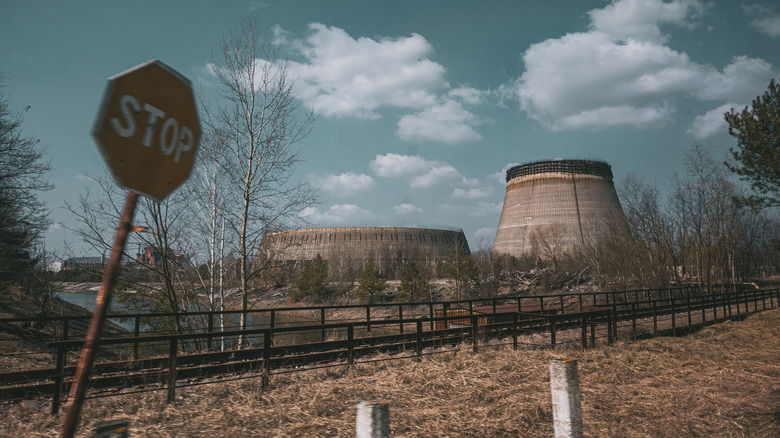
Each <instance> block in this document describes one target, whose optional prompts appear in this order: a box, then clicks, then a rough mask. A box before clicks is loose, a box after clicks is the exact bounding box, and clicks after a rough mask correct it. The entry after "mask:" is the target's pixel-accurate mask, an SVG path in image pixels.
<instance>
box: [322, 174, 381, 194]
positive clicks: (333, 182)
mask: <svg viewBox="0 0 780 438" xmlns="http://www.w3.org/2000/svg"><path fill="white" fill-rule="evenodd" d="M309 179H310V180H311V181H312V182H313V183H314V184H315V185H319V187H320V188H321V189H322V190H325V191H326V192H329V193H333V194H334V195H337V196H350V195H355V194H357V193H361V192H365V191H368V190H370V189H372V188H373V187H374V186H376V181H374V178H371V177H370V176H369V175H365V174H362V173H360V174H358V173H354V172H345V173H342V174H340V175H334V174H328V175H326V176H324V177H321V176H318V175H311V176H310V177H309Z"/></svg>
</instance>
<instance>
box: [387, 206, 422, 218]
mask: <svg viewBox="0 0 780 438" xmlns="http://www.w3.org/2000/svg"><path fill="white" fill-rule="evenodd" d="M393 210H394V211H395V214H397V215H399V216H404V215H408V214H420V213H422V212H423V210H422V208H420V207H417V206H415V205H412V204H407V203H404V204H400V205H396V206H395V207H393Z"/></svg>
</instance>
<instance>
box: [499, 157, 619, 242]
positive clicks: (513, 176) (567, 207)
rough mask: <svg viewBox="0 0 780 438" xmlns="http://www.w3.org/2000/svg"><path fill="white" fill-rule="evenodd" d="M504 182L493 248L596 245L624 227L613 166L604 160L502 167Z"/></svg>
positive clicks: (549, 162) (542, 162)
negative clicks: (505, 185) (506, 168)
mask: <svg viewBox="0 0 780 438" xmlns="http://www.w3.org/2000/svg"><path fill="white" fill-rule="evenodd" d="M506 181H507V187H506V196H505V198H504V208H503V210H502V211H501V220H500V221H499V223H498V231H497V232H496V240H495V243H494V244H493V250H494V251H495V252H497V253H504V254H511V255H514V256H521V255H530V254H537V255H545V254H544V253H545V252H548V253H549V252H550V251H557V252H558V253H562V252H572V251H573V250H575V249H576V248H577V246H578V245H583V244H585V243H589V244H592V243H596V244H598V242H599V239H600V238H601V237H603V236H606V235H608V234H609V233H615V232H618V233H623V232H626V231H627V230H628V227H627V224H626V219H625V216H624V215H623V209H622V208H621V207H620V201H619V200H618V197H617V193H616V192H615V186H614V185H613V184H612V168H611V167H610V165H609V164H607V163H605V162H603V161H593V160H553V161H539V162H535V163H528V164H522V165H519V166H514V167H512V168H511V169H509V170H508V171H507V172H506ZM613 235H614V234H613ZM540 253H541V254H540Z"/></svg>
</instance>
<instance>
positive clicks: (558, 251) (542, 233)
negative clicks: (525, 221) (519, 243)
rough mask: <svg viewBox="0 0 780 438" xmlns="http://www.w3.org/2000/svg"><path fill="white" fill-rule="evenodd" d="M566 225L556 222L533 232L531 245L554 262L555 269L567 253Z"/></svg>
mask: <svg viewBox="0 0 780 438" xmlns="http://www.w3.org/2000/svg"><path fill="white" fill-rule="evenodd" d="M565 239H566V227H565V226H564V225H562V224H560V223H558V222H554V223H552V224H549V225H545V226H543V227H539V228H537V229H535V230H534V231H533V233H531V247H532V248H533V252H534V253H535V254H538V255H540V256H541V257H543V258H545V259H547V260H549V261H550V262H552V265H553V269H557V268H558V263H559V262H560V261H561V258H562V257H563V256H564V255H565V253H566V248H565V245H566V241H565Z"/></svg>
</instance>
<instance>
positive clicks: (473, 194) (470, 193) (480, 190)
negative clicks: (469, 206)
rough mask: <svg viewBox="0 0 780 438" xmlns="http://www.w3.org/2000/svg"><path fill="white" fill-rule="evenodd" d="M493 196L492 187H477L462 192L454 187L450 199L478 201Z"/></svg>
mask: <svg viewBox="0 0 780 438" xmlns="http://www.w3.org/2000/svg"><path fill="white" fill-rule="evenodd" d="M492 194H493V187H477V188H473V189H468V190H464V189H461V188H459V187H456V188H455V189H454V190H453V191H452V197H453V198H455V199H479V198H487V197H488V196H490V195H492Z"/></svg>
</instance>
